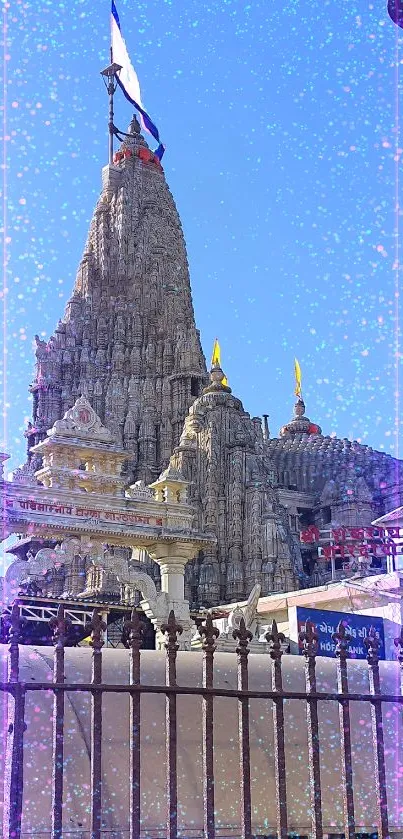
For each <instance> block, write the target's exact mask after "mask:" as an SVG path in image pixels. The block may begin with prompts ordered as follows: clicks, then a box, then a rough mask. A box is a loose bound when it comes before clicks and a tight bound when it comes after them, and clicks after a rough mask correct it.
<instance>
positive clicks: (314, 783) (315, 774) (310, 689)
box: [300, 621, 323, 839]
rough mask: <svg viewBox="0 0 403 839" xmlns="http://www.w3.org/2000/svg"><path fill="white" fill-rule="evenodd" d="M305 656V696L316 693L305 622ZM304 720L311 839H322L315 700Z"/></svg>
mask: <svg viewBox="0 0 403 839" xmlns="http://www.w3.org/2000/svg"><path fill="white" fill-rule="evenodd" d="M300 640H301V641H302V644H303V653H304V655H305V684H306V692H307V695H309V694H311V695H312V694H313V693H316V672H315V668H316V654H317V649H318V636H317V634H316V632H315V627H314V625H313V624H312V623H311V622H310V621H307V622H306V627H305V631H303V632H301V633H300ZM306 719H307V726H308V765H309V795H310V801H311V819H312V828H311V835H312V839H323V824H322V791H321V779H320V759H319V722H318V703H317V701H316V700H314V701H310V702H307V703H306Z"/></svg>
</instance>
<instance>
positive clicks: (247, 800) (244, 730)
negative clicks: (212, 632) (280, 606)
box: [232, 618, 252, 839]
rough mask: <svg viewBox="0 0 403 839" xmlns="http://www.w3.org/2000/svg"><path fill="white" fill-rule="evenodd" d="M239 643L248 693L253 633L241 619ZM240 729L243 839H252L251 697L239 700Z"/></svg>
mask: <svg viewBox="0 0 403 839" xmlns="http://www.w3.org/2000/svg"><path fill="white" fill-rule="evenodd" d="M232 634H233V637H234V638H235V640H237V641H238V646H237V648H236V652H237V656H238V688H239V690H241V691H242V692H243V693H246V694H247V691H248V655H249V647H248V645H249V641H251V640H252V633H251V632H250V631H249V629H246V626H245V620H244V618H241V620H240V624H239V629H235V630H234V632H233V633H232ZM238 727H239V772H240V781H241V839H251V836H252V798H251V785H250V741H249V697H248V696H247V695H246V696H242V697H240V698H239V700H238Z"/></svg>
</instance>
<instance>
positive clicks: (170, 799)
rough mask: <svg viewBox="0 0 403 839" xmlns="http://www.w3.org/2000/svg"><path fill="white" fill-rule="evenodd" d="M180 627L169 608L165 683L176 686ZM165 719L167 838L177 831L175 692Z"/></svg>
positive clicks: (173, 837) (170, 695)
mask: <svg viewBox="0 0 403 839" xmlns="http://www.w3.org/2000/svg"><path fill="white" fill-rule="evenodd" d="M182 631H183V630H182V627H181V626H179V624H177V623H176V618H175V613H174V611H173V609H171V611H170V613H169V617H168V622H167V623H164V624H162V626H161V632H162V633H164V634H165V637H166V641H165V649H166V669H165V677H166V678H165V684H166V685H167V687H175V686H176V656H177V652H178V650H179V644H178V634H179V635H181V634H182ZM165 720H166V729H165V736H166V766H167V839H177V831H178V777H177V735H176V694H175V693H167V695H166V700H165Z"/></svg>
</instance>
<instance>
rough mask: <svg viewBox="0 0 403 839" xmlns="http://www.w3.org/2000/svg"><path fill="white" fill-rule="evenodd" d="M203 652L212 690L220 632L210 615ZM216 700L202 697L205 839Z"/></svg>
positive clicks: (209, 838)
mask: <svg viewBox="0 0 403 839" xmlns="http://www.w3.org/2000/svg"><path fill="white" fill-rule="evenodd" d="M199 633H200V635H201V637H202V650H203V687H204V688H212V687H213V681H214V653H215V650H216V645H215V640H216V638H218V636H219V634H220V632H219V630H218V629H217V627H215V626H213V619H212V617H211V614H210V613H208V614H207V616H206V621H205V623H204V624H199ZM213 702H214V698H213V696H212V695H210V696H203V697H202V719H203V815H204V836H205V839H214V837H215V820H214V732H213V725H214V711H213Z"/></svg>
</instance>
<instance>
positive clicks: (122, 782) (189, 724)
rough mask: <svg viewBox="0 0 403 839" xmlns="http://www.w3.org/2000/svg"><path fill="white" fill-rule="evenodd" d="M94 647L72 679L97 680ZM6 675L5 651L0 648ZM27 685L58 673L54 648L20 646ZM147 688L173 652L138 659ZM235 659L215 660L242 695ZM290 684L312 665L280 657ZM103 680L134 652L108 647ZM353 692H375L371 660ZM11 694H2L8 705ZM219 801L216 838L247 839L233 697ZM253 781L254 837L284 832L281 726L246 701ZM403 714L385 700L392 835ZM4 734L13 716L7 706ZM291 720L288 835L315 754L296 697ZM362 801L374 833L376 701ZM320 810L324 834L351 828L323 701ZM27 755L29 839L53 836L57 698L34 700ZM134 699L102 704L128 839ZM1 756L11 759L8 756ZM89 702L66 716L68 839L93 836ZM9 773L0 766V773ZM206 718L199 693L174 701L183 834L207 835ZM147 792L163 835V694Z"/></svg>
mask: <svg viewBox="0 0 403 839" xmlns="http://www.w3.org/2000/svg"><path fill="white" fill-rule="evenodd" d="M91 654H92V653H91V650H90V649H85V648H76V649H68V650H66V681H68V682H70V681H71V682H80V681H82V682H89V681H90V669H91ZM0 656H1V657H2V672H3V674H5V668H6V648H5V647H4V646H3V647H2V648H0ZM20 658H21V678H22V679H23V680H25V681H27V682H31V683H32V682H34V681H38V682H40V681H42V682H43V681H47V680H51V678H52V675H51V674H52V649H51V648H48V647H37V648H33V647H21V648H20ZM141 662H142V682H143V683H144V684H150V685H162V684H164V678H165V654H164V653H158V652H154V651H144V652H142V654H141ZM201 667H202V655H201V654H200V653H197V652H183V653H179V654H178V678H177V681H178V684H180V685H183V686H186V685H189V686H194V685H196V684H198V685H200V684H201ZM236 667H237V658H236V655H234V654H233V653H217V654H216V656H215V684H216V686H217V687H227V688H236V686H237V675H236ZM270 667H271V661H270V658H269V656H265V655H252V654H251V655H250V657H249V685H250V689H251V690H253V689H256V690H258V689H265V688H266V689H267V688H270V685H271V680H270ZM380 667H381V677H382V691H383V692H384V693H389V694H392V693H393V694H398V693H399V690H400V682H399V667H398V665H397V664H395V663H394V662H382V663H381V665H380ZM283 674H284V675H283V680H284V688H285V689H289V690H299V691H304V690H305V680H304V661H303V659H302V658H301V657H298V656H284V657H283ZM317 677H318V690H326V691H329V690H336V662H335V661H334V660H332V659H326V658H318V659H317ZM103 678H104V681H105V682H109V683H115V684H116V683H124V682H127V681H128V652H127V651H126V650H109V649H107V650H105V651H104V652H103ZM349 682H350V690H351V692H357V693H360V692H368V675H367V665H366V662H362V661H355V662H351V663H349ZM3 697H4V694H1V695H0V702H3V701H4V700H3ZM214 713H215V725H214V743H215V750H214V751H215V803H216V807H215V809H216V825H217V836H223V837H224V836H239V835H240V834H239V824H240V809H239V808H240V789H239V746H238V743H239V741H238V709H237V700H236V699H228V698H217V699H215V701H214ZM250 714H251V723H250V744H251V775H252V824H253V832H254V833H255V834H265V835H267V834H273V833H276V815H275V812H276V811H275V792H274V758H273V721H272V709H271V702H270V701H263V700H251V702H250ZM402 714H403V709H402V706H400V708H399V707H398V706H392V705H390V704H388V705H386V704H384V705H383V719H384V729H385V750H386V777H387V793H388V806H389V821H390V829H391V831H392V832H396V831H401V830H402V829H403V716H402ZM2 719H3V721H4V725H3V731H4V732H5V728H6V726H5V722H6V715H5V709H4V705H3V706H2ZM285 719H286V768H287V802H288V812H289V824H288V829H289V831H290V832H291V831H295V832H296V833H299V834H309V833H310V815H309V790H308V755H307V728H306V703H305V701H299V700H298V701H297V700H293V701H288V702H286V707H285ZM351 720H352V748H353V770H354V803H355V815H356V825H357V830H358V829H360V830H362V831H365V832H367V831H372V830H373V829H376V795H375V780H374V778H375V770H374V761H373V751H372V748H373V747H372V731H371V722H370V707H369V703H368V702H355V703H351ZM319 721H320V738H321V779H322V801H323V806H322V811H323V823H324V831H325V832H329V833H342V832H343V815H342V814H343V802H342V783H341V771H340V743H339V718H338V708H337V704H336V703H334V702H321V703H320V708H319ZM26 722H27V726H28V727H27V730H26V734H25V748H24V807H23V836H24V838H25V839H27V837H36V836H38V837H39V836H40V837H48V836H50V822H51V815H50V814H51V778H52V748H51V741H52V693H51V692H49V694H46V693H45V692H44V691H41V692H38V693H35V692H34V693H31V692H29V693H28V696H27V706H26ZM128 740H129V697H128V696H126V695H119V694H108V695H104V700H103V775H104V786H103V813H104V828H105V834H104V835H105V837H109V839H112V837H113V839H123V837H127V836H128V825H129V753H128V752H129V750H128ZM2 751H3V756H4V749H3V750H2ZM89 753H90V697H89V696H88V695H87V694H81V693H70V694H68V695H67V701H66V717H65V812H64V830H63V837H65V839H67V837H75V839H87V837H89V835H90V834H89V788H90V787H89V785H90V761H89ZM0 771H1V772H2V767H0ZM202 789H203V788H202V714H201V699H200V697H193V696H184V697H178V819H179V830H180V835H181V836H183V837H187V839H190V837H200V836H202V826H203V795H202ZM141 794H142V818H143V828H144V837H146V836H147V837H165V818H166V816H165V809H166V782H165V698H164V696H161V695H147V696H144V697H143V698H142V701H141Z"/></svg>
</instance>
